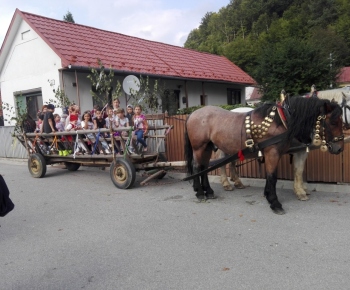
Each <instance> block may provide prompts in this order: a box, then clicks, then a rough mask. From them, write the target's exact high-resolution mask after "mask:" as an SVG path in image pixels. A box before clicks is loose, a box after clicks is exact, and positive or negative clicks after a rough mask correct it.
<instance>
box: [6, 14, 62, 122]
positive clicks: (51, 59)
mask: <svg viewBox="0 0 350 290" xmlns="http://www.w3.org/2000/svg"><path fill="white" fill-rule="evenodd" d="M23 32H26V33H25V34H24V36H22V33H23ZM23 38H24V39H23ZM59 68H61V60H60V58H59V57H58V56H57V55H56V54H55V53H54V52H53V50H52V49H51V48H50V47H49V46H48V45H47V44H46V43H45V42H44V41H43V40H42V39H41V38H40V37H39V36H38V35H37V34H36V33H35V32H34V31H33V30H32V29H31V28H30V26H29V25H28V24H27V23H26V22H24V21H22V23H21V24H20V26H19V30H18V32H17V35H16V37H15V40H14V42H13V43H12V47H11V49H10V52H9V54H8V56H7V59H6V61H5V65H4V68H3V70H2V71H1V75H0V82H1V83H0V85H1V96H2V101H3V102H4V103H9V104H12V105H15V100H14V93H15V92H21V91H28V90H32V89H38V88H39V89H41V91H42V96H43V102H44V103H45V102H48V100H49V99H53V97H54V93H53V91H52V87H51V86H50V84H49V82H48V80H54V81H55V87H56V88H57V85H58V84H59V74H58V69H59ZM40 105H41V104H39V106H40ZM5 114H6V112H5ZM6 125H8V124H6Z"/></svg>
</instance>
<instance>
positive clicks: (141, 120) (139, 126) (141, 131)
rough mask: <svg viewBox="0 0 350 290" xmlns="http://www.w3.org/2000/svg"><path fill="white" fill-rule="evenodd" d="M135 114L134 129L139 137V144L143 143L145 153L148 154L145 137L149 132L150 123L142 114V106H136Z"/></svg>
mask: <svg viewBox="0 0 350 290" xmlns="http://www.w3.org/2000/svg"><path fill="white" fill-rule="evenodd" d="M134 113H135V115H134V117H133V122H134V128H135V130H134V133H135V135H136V136H137V142H138V143H141V145H142V146H143V151H144V152H146V151H147V144H146V142H145V140H144V139H143V136H144V135H145V134H147V132H148V123H147V120H146V117H145V115H143V114H141V113H142V107H141V105H136V106H135V108H134Z"/></svg>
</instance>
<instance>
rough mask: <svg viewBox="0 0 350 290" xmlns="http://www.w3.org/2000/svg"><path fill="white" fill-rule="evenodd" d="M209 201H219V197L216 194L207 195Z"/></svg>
mask: <svg viewBox="0 0 350 290" xmlns="http://www.w3.org/2000/svg"><path fill="white" fill-rule="evenodd" d="M207 199H217V196H216V195H214V194H209V195H207Z"/></svg>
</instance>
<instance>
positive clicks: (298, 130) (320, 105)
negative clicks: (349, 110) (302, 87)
mask: <svg viewBox="0 0 350 290" xmlns="http://www.w3.org/2000/svg"><path fill="white" fill-rule="evenodd" d="M287 104H288V106H289V112H290V118H289V120H288V133H287V140H288V141H291V140H292V139H293V138H296V139H298V140H299V141H301V142H303V143H311V138H312V133H313V130H314V129H315V124H316V121H317V117H318V116H320V115H323V114H326V113H327V108H328V111H329V109H330V111H332V113H331V117H330V118H331V122H332V121H335V120H336V119H337V118H339V116H340V115H341V114H342V111H341V108H340V106H339V105H338V104H337V103H335V102H331V101H329V100H326V99H319V98H303V97H300V96H296V97H289V98H288V99H287Z"/></svg>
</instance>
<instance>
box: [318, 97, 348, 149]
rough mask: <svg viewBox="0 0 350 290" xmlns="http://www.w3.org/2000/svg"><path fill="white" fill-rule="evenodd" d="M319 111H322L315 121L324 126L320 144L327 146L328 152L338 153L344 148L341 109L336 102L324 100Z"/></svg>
mask: <svg viewBox="0 0 350 290" xmlns="http://www.w3.org/2000/svg"><path fill="white" fill-rule="evenodd" d="M321 111H323V112H321V116H319V118H318V121H317V122H319V123H320V124H321V126H322V127H323V128H324V131H323V133H324V139H323V140H322V144H321V145H322V146H323V148H324V146H327V147H326V148H328V151H329V152H330V153H332V154H339V153H341V152H342V151H343V150H344V134H343V120H342V110H341V108H340V106H339V105H338V104H337V103H336V102H325V104H324V108H323V110H321ZM319 123H317V124H319ZM317 124H316V130H317ZM322 146H321V150H322Z"/></svg>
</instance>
